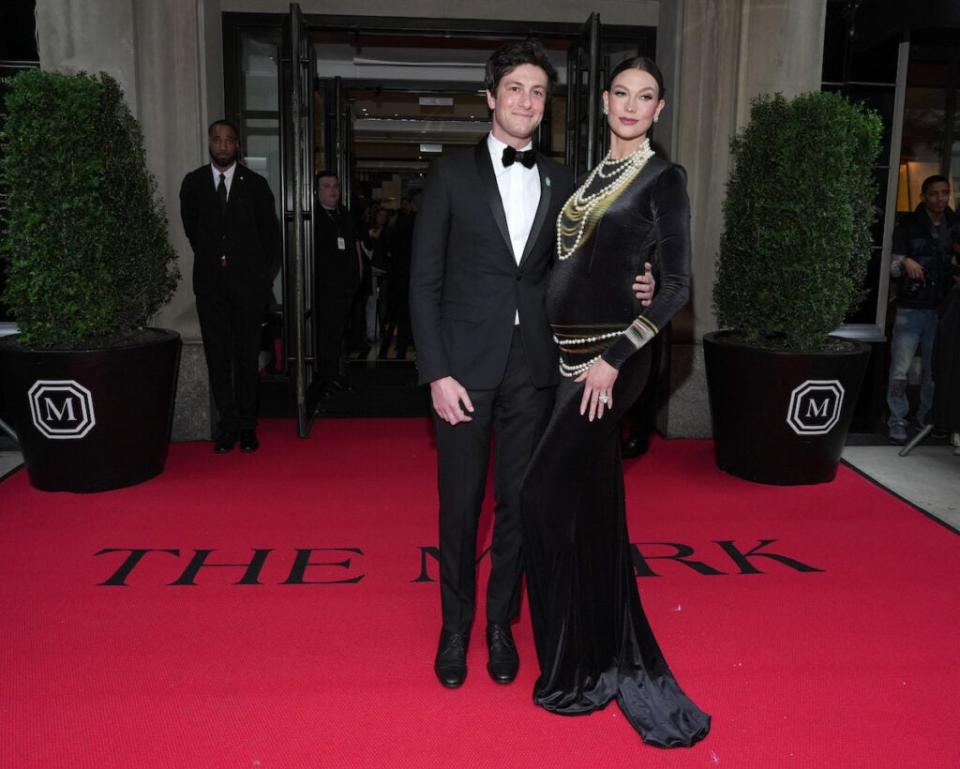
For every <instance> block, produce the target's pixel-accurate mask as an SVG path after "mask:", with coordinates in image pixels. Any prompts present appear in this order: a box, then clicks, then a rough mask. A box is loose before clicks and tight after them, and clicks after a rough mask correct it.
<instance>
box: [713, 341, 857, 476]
mask: <svg viewBox="0 0 960 769" xmlns="http://www.w3.org/2000/svg"><path fill="white" fill-rule="evenodd" d="M851 345H852V349H850V350H849V351H842V352H821V353H793V352H773V351H770V350H761V349H758V348H756V347H750V346H747V345H744V344H740V343H737V342H735V341H732V340H731V332H729V331H715V332H713V333H710V334H706V335H704V337H703V353H704V359H705V362H706V368H707V385H708V388H709V391H710V414H711V419H712V422H713V438H714V445H715V448H716V459H717V466H718V467H719V468H720V469H721V470H724V471H725V472H728V473H730V474H731V475H736V476H738V477H740V478H745V479H747V480H750V481H758V482H760V483H773V484H781V485H795V484H811V483H827V482H829V481H832V480H833V479H834V477H835V476H836V474H837V465H838V464H839V462H840V455H841V453H842V452H843V446H844V443H845V441H846V438H847V431H848V430H849V428H850V420H851V419H852V417H853V411H854V405H855V403H856V400H857V395H858V394H859V392H860V385H861V384H862V383H863V376H864V373H865V371H866V369H867V363H868V361H869V358H870V348H869V346H868V345H865V344H863V343H860V342H852V343H851Z"/></svg>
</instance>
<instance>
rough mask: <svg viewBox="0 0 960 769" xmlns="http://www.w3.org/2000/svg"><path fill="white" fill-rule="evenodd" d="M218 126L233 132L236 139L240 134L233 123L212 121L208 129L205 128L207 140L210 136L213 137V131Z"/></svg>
mask: <svg viewBox="0 0 960 769" xmlns="http://www.w3.org/2000/svg"><path fill="white" fill-rule="evenodd" d="M218 125H224V126H226V127H227V128H229V129H230V130H231V131H233V135H234V136H236V137H237V138H238V139H239V138H240V132H239V131H238V130H237V127H236V126H235V125H234V124H233V123H231V122H230V121H229V120H214V121H213V122H212V123H211V124H210V127H209V128H207V138H210V137H211V136H213V129H214V128H216V127H217V126H218Z"/></svg>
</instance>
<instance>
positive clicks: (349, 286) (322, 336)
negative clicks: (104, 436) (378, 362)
mask: <svg viewBox="0 0 960 769" xmlns="http://www.w3.org/2000/svg"><path fill="white" fill-rule="evenodd" d="M317 200H318V202H319V203H320V207H319V208H318V209H317V217H316V218H317V224H316V253H317V269H316V273H317V284H318V285H317V294H316V296H317V345H318V355H317V376H318V377H319V379H320V387H321V394H322V395H323V396H325V397H330V396H332V395H334V394H336V393H339V392H350V391H352V390H354V387H353V386H352V385H351V384H350V382H349V381H348V380H347V378H346V377H345V376H344V374H343V369H342V366H343V363H342V356H343V342H344V334H345V333H346V329H347V323H348V321H349V318H350V311H351V309H352V307H353V303H354V298H355V297H356V295H357V290H358V289H359V288H360V281H361V279H362V277H363V273H364V257H363V254H362V252H361V250H360V244H359V242H358V240H357V231H356V227H355V226H354V223H353V218H352V217H351V216H350V213H349V212H348V211H347V210H346V209H345V208H343V206H341V205H340V179H339V178H338V177H337V175H336V173H334V172H333V171H321V172H320V173H319V175H318V176H317Z"/></svg>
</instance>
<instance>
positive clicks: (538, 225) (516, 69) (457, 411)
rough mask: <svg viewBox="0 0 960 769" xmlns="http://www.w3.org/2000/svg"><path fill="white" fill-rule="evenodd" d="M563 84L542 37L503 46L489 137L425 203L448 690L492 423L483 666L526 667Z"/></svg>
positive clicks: (420, 322)
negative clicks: (530, 538)
mask: <svg viewBox="0 0 960 769" xmlns="http://www.w3.org/2000/svg"><path fill="white" fill-rule="evenodd" d="M555 82H556V71H555V70H554V68H553V66H552V64H551V63H550V60H549V58H548V57H547V55H546V52H545V51H544V49H543V47H542V46H541V45H540V44H539V43H538V42H536V41H525V42H513V43H507V44H505V45H503V46H501V47H500V48H498V49H497V50H496V51H495V52H494V53H493V55H492V56H491V57H490V59H489V61H488V62H487V69H486V78H485V86H486V89H487V104H488V106H489V107H490V110H491V111H492V123H493V125H492V130H491V132H490V134H489V135H488V136H486V137H485V138H484V139H483V140H482V141H481V142H480V143H479V144H478V145H477V146H476V147H475V148H474V149H473V150H470V151H467V152H462V153H457V154H452V155H448V156H444V157H443V158H441V159H440V160H438V161H437V162H435V163H434V164H433V166H432V168H431V169H430V173H429V176H428V179H427V183H426V186H425V189H424V192H423V195H422V197H421V201H420V205H419V206H418V213H417V222H416V227H415V230H414V241H413V260H412V266H411V279H410V311H411V320H412V323H413V335H414V341H415V343H416V347H417V368H418V370H419V381H420V382H421V383H429V385H430V395H431V399H432V402H433V409H434V411H435V419H434V421H435V427H436V442H437V453H438V486H439V494H440V596H441V606H442V614H443V628H442V630H441V633H440V643H439V648H438V650H437V656H436V660H435V664H434V670H435V672H436V674H437V677H438V678H439V680H440V682H441V683H442V684H443V685H444V686H448V687H451V688H453V687H457V686H460V685H461V684H462V683H463V681H464V678H465V677H466V674H467V668H466V649H467V643H468V640H469V634H470V625H471V622H472V621H473V612H474V597H475V586H476V568H475V567H476V548H477V523H478V519H479V515H480V507H481V504H482V502H483V496H484V488H485V486H486V477H487V465H488V459H489V454H490V437H491V431H492V432H493V433H495V434H496V449H495V456H494V465H495V468H494V472H495V478H496V482H495V494H496V516H495V521H494V528H493V543H492V546H491V549H490V559H491V571H490V581H489V584H488V586H487V632H486V637H487V646H488V650H489V662H488V665H487V670H488V672H489V673H490V676H491V677H492V678H493V680H494V681H497V682H498V683H509V682H511V681H512V680H513V679H514V678H515V677H516V674H517V668H518V665H519V660H518V656H517V651H516V647H515V645H514V642H513V636H512V634H511V631H510V622H511V621H512V620H513V618H514V617H515V616H516V614H517V612H518V609H519V602H520V582H521V558H520V538H521V532H520V529H521V524H520V510H519V490H520V482H521V481H522V479H523V475H524V472H525V471H526V467H527V463H528V462H529V460H530V457H531V455H532V453H533V449H534V447H535V446H536V444H537V439H538V438H539V436H540V434H541V433H542V431H543V428H544V427H545V425H546V422H547V420H548V418H549V415H550V410H551V408H552V405H553V397H554V390H555V387H556V384H557V382H558V380H559V374H558V364H557V350H556V345H555V344H554V342H553V336H552V332H551V329H550V326H549V324H548V322H547V317H546V312H545V309H544V297H545V293H546V289H547V280H548V278H549V274H550V268H551V265H552V263H553V256H554V254H555V252H556V232H555V227H556V221H557V214H558V213H559V211H560V208H561V206H563V204H564V203H565V202H566V200H567V198H568V197H569V195H570V194H571V193H572V192H573V189H574V184H573V178H572V175H571V174H570V172H569V171H568V170H567V169H565V168H564V167H563V166H560V165H558V164H557V163H555V162H554V161H553V160H551V159H550V158H548V157H545V156H542V155H536V154H535V151H534V150H533V146H532V140H533V135H534V132H535V131H536V129H537V127H538V126H539V124H540V121H541V119H542V118H543V113H544V109H545V108H546V105H547V100H548V97H549V92H550V88H551V86H552V85H553V84H554V83H555ZM646 295H647V294H646V293H644V294H643V296H646Z"/></svg>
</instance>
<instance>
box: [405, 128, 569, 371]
mask: <svg viewBox="0 0 960 769" xmlns="http://www.w3.org/2000/svg"><path fill="white" fill-rule="evenodd" d="M537 171H538V172H539V174H540V204H539V207H538V208H537V212H536V216H535V218H534V221H533V226H532V227H531V228H530V236H529V237H528V239H527V244H526V247H525V248H524V252H523V254H522V255H521V258H520V260H519V264H518V263H517V260H516V259H515V258H514V254H513V247H512V245H511V243H510V233H509V230H508V229H507V219H506V215H505V214H504V210H503V203H502V201H501V199H500V191H499V189H498V187H497V179H496V176H495V175H494V170H493V164H492V162H491V159H490V152H489V150H488V149H487V139H486V137H484V138H483V139H482V140H481V141H480V143H479V144H478V145H477V146H476V147H475V148H474V149H473V150H468V151H465V152H460V153H456V154H452V155H448V156H446V157H443V158H441V159H439V160H437V161H435V162H434V163H433V165H432V167H431V169H430V173H429V175H428V178H427V182H426V186H425V188H424V192H423V195H422V196H421V198H420V203H419V204H418V206H417V220H416V226H415V227H414V235H413V256H412V262H411V268H410V319H411V322H412V324H413V335H414V341H415V343H416V347H417V369H418V373H419V381H420V382H421V383H426V382H432V381H434V380H436V379H440V378H442V377H445V376H452V377H454V378H455V379H456V380H457V381H458V382H460V384H462V385H463V386H464V387H467V388H474V389H490V388H494V387H497V386H498V385H499V384H500V381H501V379H502V378H503V373H504V370H505V369H506V365H507V356H508V354H509V352H510V344H511V340H512V338H513V327H514V318H515V315H516V313H517V312H518V311H519V314H520V333H521V337H522V340H523V349H524V352H525V354H526V357H527V360H528V363H529V365H530V371H531V375H532V377H533V383H534V386H536V387H547V386H549V385H553V384H556V383H557V381H558V378H559V377H558V368H557V347H556V344H554V342H553V335H552V332H551V330H550V326H549V324H548V323H547V316H546V310H545V307H544V298H545V295H546V289H547V281H548V279H549V276H550V269H551V267H552V265H553V260H554V258H555V256H556V223H557V215H558V214H559V212H560V209H561V207H562V206H563V204H564V203H566V201H567V198H568V197H569V196H570V194H571V193H572V192H573V177H572V175H571V174H570V172H569V171H568V170H567V169H566V168H564V167H563V166H561V165H559V164H557V163H555V162H554V161H553V160H551V159H550V158H546V157H542V156H538V158H537Z"/></svg>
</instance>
